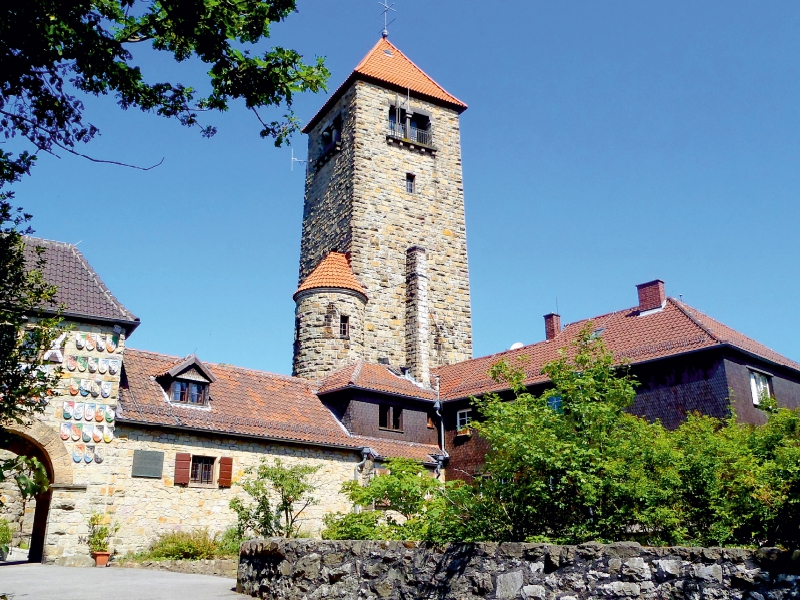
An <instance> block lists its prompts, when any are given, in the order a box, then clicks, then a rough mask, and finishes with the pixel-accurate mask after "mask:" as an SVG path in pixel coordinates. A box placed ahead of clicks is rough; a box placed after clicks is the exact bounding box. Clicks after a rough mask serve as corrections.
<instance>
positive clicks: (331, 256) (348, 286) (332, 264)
mask: <svg viewBox="0 0 800 600" xmlns="http://www.w3.org/2000/svg"><path fill="white" fill-rule="evenodd" d="M318 288H341V289H345V290H352V291H354V292H358V293H359V294H362V295H363V296H364V298H366V297H367V291H366V290H365V289H364V286H362V285H361V283H359V281H358V279H356V276H355V275H354V274H353V269H352V268H351V267H350V260H349V259H348V257H347V255H346V254H343V253H341V252H328V255H327V256H326V257H325V258H323V259H322V261H321V262H320V263H319V264H318V265H317V266H316V268H315V269H314V270H313V271H311V273H309V275H308V277H306V278H305V279H304V280H303V283H301V284H300V287H298V288H297V291H296V292H295V293H294V299H295V300H296V299H297V295H298V294H299V293H300V292H305V291H306V290H313V289H318Z"/></svg>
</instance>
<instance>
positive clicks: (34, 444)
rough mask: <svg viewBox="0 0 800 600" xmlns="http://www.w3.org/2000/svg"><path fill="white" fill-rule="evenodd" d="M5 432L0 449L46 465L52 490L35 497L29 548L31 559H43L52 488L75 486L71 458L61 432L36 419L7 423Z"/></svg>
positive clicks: (1, 438) (37, 560)
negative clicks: (24, 423) (23, 423)
mask: <svg viewBox="0 0 800 600" xmlns="http://www.w3.org/2000/svg"><path fill="white" fill-rule="evenodd" d="M5 433H7V434H8V435H3V436H0V448H2V449H3V450H8V451H10V452H13V453H14V454H17V455H20V456H30V457H35V458H37V459H38V460H39V461H40V462H41V463H42V464H43V465H44V466H45V469H46V470H47V477H48V479H49V480H50V484H51V487H50V489H49V490H48V491H46V492H44V493H42V494H39V495H38V496H36V511H35V513H34V518H33V531H32V532H31V545H30V549H29V550H28V561H29V562H42V561H43V559H44V548H45V538H46V535H47V519H48V514H49V512H50V503H51V500H52V497H53V489H54V488H60V487H72V485H73V472H72V461H71V460H70V456H69V453H68V451H67V449H66V447H65V446H64V442H62V441H61V438H59V436H58V434H57V433H56V432H55V431H54V430H53V429H51V428H50V427H48V426H47V425H45V424H43V423H41V422H39V421H37V420H34V421H33V422H31V423H30V424H29V425H27V426H25V425H19V424H16V423H14V424H11V425H7V426H6V427H5Z"/></svg>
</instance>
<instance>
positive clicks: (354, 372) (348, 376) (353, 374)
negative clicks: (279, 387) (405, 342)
mask: <svg viewBox="0 0 800 600" xmlns="http://www.w3.org/2000/svg"><path fill="white" fill-rule="evenodd" d="M347 388H357V389H361V390H372V391H376V392H383V393H385V394H393V395H395V396H404V397H406V398H420V399H423V400H434V399H435V394H434V392H433V390H431V389H429V388H425V387H421V386H419V385H417V384H416V383H414V382H413V381H411V380H409V379H408V378H406V377H403V376H401V375H398V374H396V373H394V372H393V371H392V370H391V369H390V368H389V367H388V366H386V365H379V364H375V363H368V362H365V361H363V360H357V361H355V362H352V363H350V364H349V365H347V366H345V367H342V368H341V369H338V370H336V371H334V372H333V373H331V374H330V375H328V376H327V377H325V379H323V380H322V383H321V384H320V386H319V389H318V390H317V393H318V394H320V395H323V394H329V393H331V392H337V391H339V390H343V389H347Z"/></svg>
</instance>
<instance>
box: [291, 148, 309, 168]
mask: <svg viewBox="0 0 800 600" xmlns="http://www.w3.org/2000/svg"><path fill="white" fill-rule="evenodd" d="M296 162H298V163H303V164H304V165H305V164H308V161H307V160H300V159H299V158H295V157H294V148H292V162H291V165H292V168H291V170H292V171H294V163H296Z"/></svg>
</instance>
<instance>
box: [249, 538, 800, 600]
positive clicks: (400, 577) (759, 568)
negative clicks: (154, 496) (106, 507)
mask: <svg viewBox="0 0 800 600" xmlns="http://www.w3.org/2000/svg"><path fill="white" fill-rule="evenodd" d="M799 555H800V552H794V553H792V552H787V551H784V550H778V549H775V548H764V549H761V550H758V551H754V550H741V549H731V548H725V549H723V548H681V547H673V548H646V547H642V546H639V545H638V544H635V543H618V544H609V545H601V544H593V543H592V544H584V545H581V546H554V545H545V544H492V543H481V544H451V545H446V546H442V547H437V546H432V545H426V544H423V543H416V542H357V541H340V542H320V541H311V540H280V539H272V540H253V541H250V542H247V543H245V544H244V545H243V546H242V549H241V554H240V557H239V572H238V581H237V591H239V592H240V593H244V594H248V595H250V596H253V597H257V598H269V599H271V600H301V599H302V600H322V599H327V598H340V599H341V600H357V599H358V600H377V599H378V598H392V599H396V600H400V599H403V600H412V599H414V600H423V599H425V600H434V599H436V600H451V599H452V600H472V599H477V598H487V599H521V600H582V599H588V598H643V599H644V598H647V599H661V598H673V599H676V600H678V599H684V598H685V599H687V600H688V599H692V600H694V599H701V598H714V599H736V600H739V599H750V598H751V599H753V600H764V599H774V600H779V599H784V598H797V597H798V596H800V577H798V575H797V573H798V572H800V568H799V567H800V564H798V563H800V559H799V558H798V556H799Z"/></svg>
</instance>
